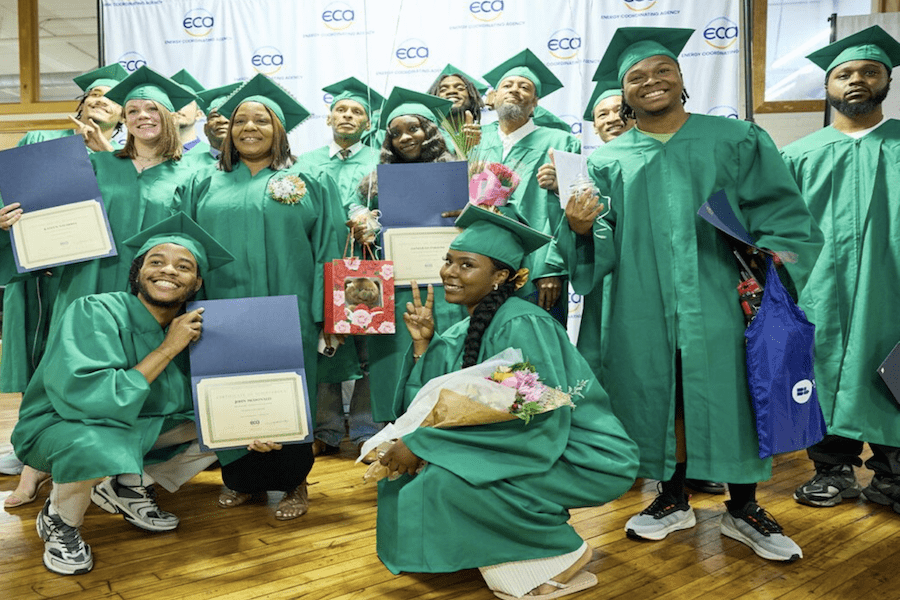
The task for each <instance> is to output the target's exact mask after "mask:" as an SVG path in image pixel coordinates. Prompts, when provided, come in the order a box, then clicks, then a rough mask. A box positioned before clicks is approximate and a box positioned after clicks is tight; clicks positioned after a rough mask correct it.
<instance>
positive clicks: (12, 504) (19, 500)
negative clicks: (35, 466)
mask: <svg viewBox="0 0 900 600" xmlns="http://www.w3.org/2000/svg"><path fill="white" fill-rule="evenodd" d="M51 481H52V479H51V478H50V473H42V472H41V473H40V479H38V482H37V485H36V486H34V493H33V494H31V496H25V495H24V494H22V493H21V492H19V491H18V490H16V491H14V492H13V493H11V494H10V495H9V496H7V497H6V499H5V500H3V508H18V507H20V506H24V505H25V504H30V503H32V502H34V499H35V498H37V495H38V493H39V492H40V491H41V488H42V487H44V486H45V485H46V484H48V483H50V482H51Z"/></svg>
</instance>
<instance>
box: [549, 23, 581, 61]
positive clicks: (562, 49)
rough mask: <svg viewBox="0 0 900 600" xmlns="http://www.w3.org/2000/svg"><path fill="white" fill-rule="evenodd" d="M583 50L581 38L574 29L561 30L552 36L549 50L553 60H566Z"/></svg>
mask: <svg viewBox="0 0 900 600" xmlns="http://www.w3.org/2000/svg"><path fill="white" fill-rule="evenodd" d="M579 48H581V36H580V35H578V33H577V32H576V31H575V30H574V29H560V30H559V31H555V32H553V34H551V35H550V39H549V40H547V49H548V50H549V51H550V55H551V56H553V58H558V59H560V60H566V59H569V58H573V57H574V56H575V55H576V54H578V49H579Z"/></svg>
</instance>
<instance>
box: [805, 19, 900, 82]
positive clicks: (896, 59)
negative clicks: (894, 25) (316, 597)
mask: <svg viewBox="0 0 900 600" xmlns="http://www.w3.org/2000/svg"><path fill="white" fill-rule="evenodd" d="M806 58H808V59H809V60H811V61H813V62H814V63H816V64H817V65H818V66H820V67H821V68H822V69H824V70H825V72H826V73H830V72H831V70H832V69H833V68H835V67H836V66H838V65H839V64H841V63H845V62H848V61H851V60H874V61H877V62H880V63H882V64H883V65H884V66H886V67H887V70H888V73H890V71H891V69H893V68H894V67H896V66H897V65H898V64H900V42H897V40H895V39H894V38H893V37H891V35H890V34H889V33H888V32H887V31H885V30H884V29H882V28H881V27H879V26H878V25H872V26H871V27H869V28H868V29H863V30H862V31H859V32H857V33H854V34H852V35H848V36H847V37H845V38H844V39H842V40H838V41H836V42H834V43H833V44H828V45H827V46H825V47H824V48H820V49H819V50H816V51H815V52H813V53H812V54H807V55H806Z"/></svg>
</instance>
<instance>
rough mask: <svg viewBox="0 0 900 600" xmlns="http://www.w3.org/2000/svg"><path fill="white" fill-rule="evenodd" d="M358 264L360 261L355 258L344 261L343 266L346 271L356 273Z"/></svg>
mask: <svg viewBox="0 0 900 600" xmlns="http://www.w3.org/2000/svg"><path fill="white" fill-rule="evenodd" d="M359 263H360V260H359V258H358V257H356V256H353V257H350V258H345V259H344V266H345V267H347V268H348V269H350V270H351V271H358V270H359Z"/></svg>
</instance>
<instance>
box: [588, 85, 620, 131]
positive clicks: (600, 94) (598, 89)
mask: <svg viewBox="0 0 900 600" xmlns="http://www.w3.org/2000/svg"><path fill="white" fill-rule="evenodd" d="M621 95H622V87H621V86H620V85H619V84H618V83H616V82H615V81H598V82H597V85H596V86H594V91H593V92H592V93H591V99H590V100H588V103H587V108H586V109H585V110H584V120H585V121H590V122H592V123H593V122H594V109H595V108H597V105H598V104H600V103H601V102H603V101H604V100H606V99H607V98H611V97H612V96H621Z"/></svg>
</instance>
